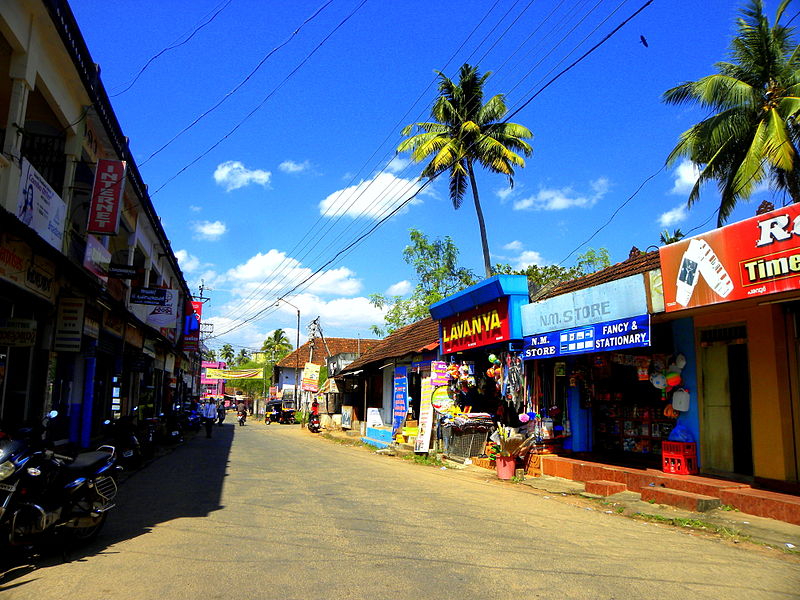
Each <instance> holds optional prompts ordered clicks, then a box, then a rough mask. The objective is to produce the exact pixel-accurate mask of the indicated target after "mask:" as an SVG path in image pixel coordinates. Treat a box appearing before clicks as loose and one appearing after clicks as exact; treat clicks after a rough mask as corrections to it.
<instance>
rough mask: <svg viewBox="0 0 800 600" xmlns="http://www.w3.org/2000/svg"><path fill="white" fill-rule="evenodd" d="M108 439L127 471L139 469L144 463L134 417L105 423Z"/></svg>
mask: <svg viewBox="0 0 800 600" xmlns="http://www.w3.org/2000/svg"><path fill="white" fill-rule="evenodd" d="M105 425H106V429H107V434H106V439H107V440H108V442H109V445H110V446H113V447H114V448H116V450H117V458H118V460H119V463H120V465H121V466H122V467H123V468H125V469H129V470H132V469H138V468H139V467H141V466H142V463H143V462H144V454H143V452H142V445H141V444H140V443H139V438H138V437H137V435H136V425H135V424H134V422H133V419H132V417H127V416H126V417H120V418H119V419H110V420H106V421H105Z"/></svg>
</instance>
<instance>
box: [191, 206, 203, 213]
mask: <svg viewBox="0 0 800 600" xmlns="http://www.w3.org/2000/svg"><path fill="white" fill-rule="evenodd" d="M189 210H190V211H192V212H200V211H201V210H203V207H202V206H197V205H195V204H192V205H191V206H189Z"/></svg>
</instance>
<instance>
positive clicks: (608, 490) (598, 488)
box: [586, 479, 628, 497]
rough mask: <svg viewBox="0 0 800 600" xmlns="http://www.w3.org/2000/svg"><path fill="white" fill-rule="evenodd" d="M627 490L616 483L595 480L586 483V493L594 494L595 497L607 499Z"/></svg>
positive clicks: (622, 485) (621, 484)
mask: <svg viewBox="0 0 800 600" xmlns="http://www.w3.org/2000/svg"><path fill="white" fill-rule="evenodd" d="M627 489H628V488H626V487H625V484H624V483H619V482H617V481H606V480H603V479H595V480H592V481H587V482H586V493H587V494H595V495H597V496H603V497H608V496H612V495H614V494H619V493H620V492H624V491H625V490H627Z"/></svg>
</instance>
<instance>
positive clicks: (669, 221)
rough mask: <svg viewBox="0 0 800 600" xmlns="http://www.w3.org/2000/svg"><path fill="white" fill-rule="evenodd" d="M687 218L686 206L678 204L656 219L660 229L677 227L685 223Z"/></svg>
mask: <svg viewBox="0 0 800 600" xmlns="http://www.w3.org/2000/svg"><path fill="white" fill-rule="evenodd" d="M688 216H689V210H688V208H687V206H686V204H685V203H684V204H679V205H678V206H676V207H675V208H673V209H672V210H668V211H667V212H665V213H662V214H661V216H659V217H658V224H659V225H660V226H661V227H671V226H672V225H677V224H678V223H681V222H683V221H685V220H686V217H688Z"/></svg>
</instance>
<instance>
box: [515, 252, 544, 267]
mask: <svg viewBox="0 0 800 600" xmlns="http://www.w3.org/2000/svg"><path fill="white" fill-rule="evenodd" d="M544 264H545V261H544V258H542V254H541V253H540V252H537V251H536V250H524V251H523V252H520V255H519V256H518V257H517V258H515V259H514V266H515V267H516V268H517V269H527V268H528V267H530V266H531V265H539V266H542V265H544Z"/></svg>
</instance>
